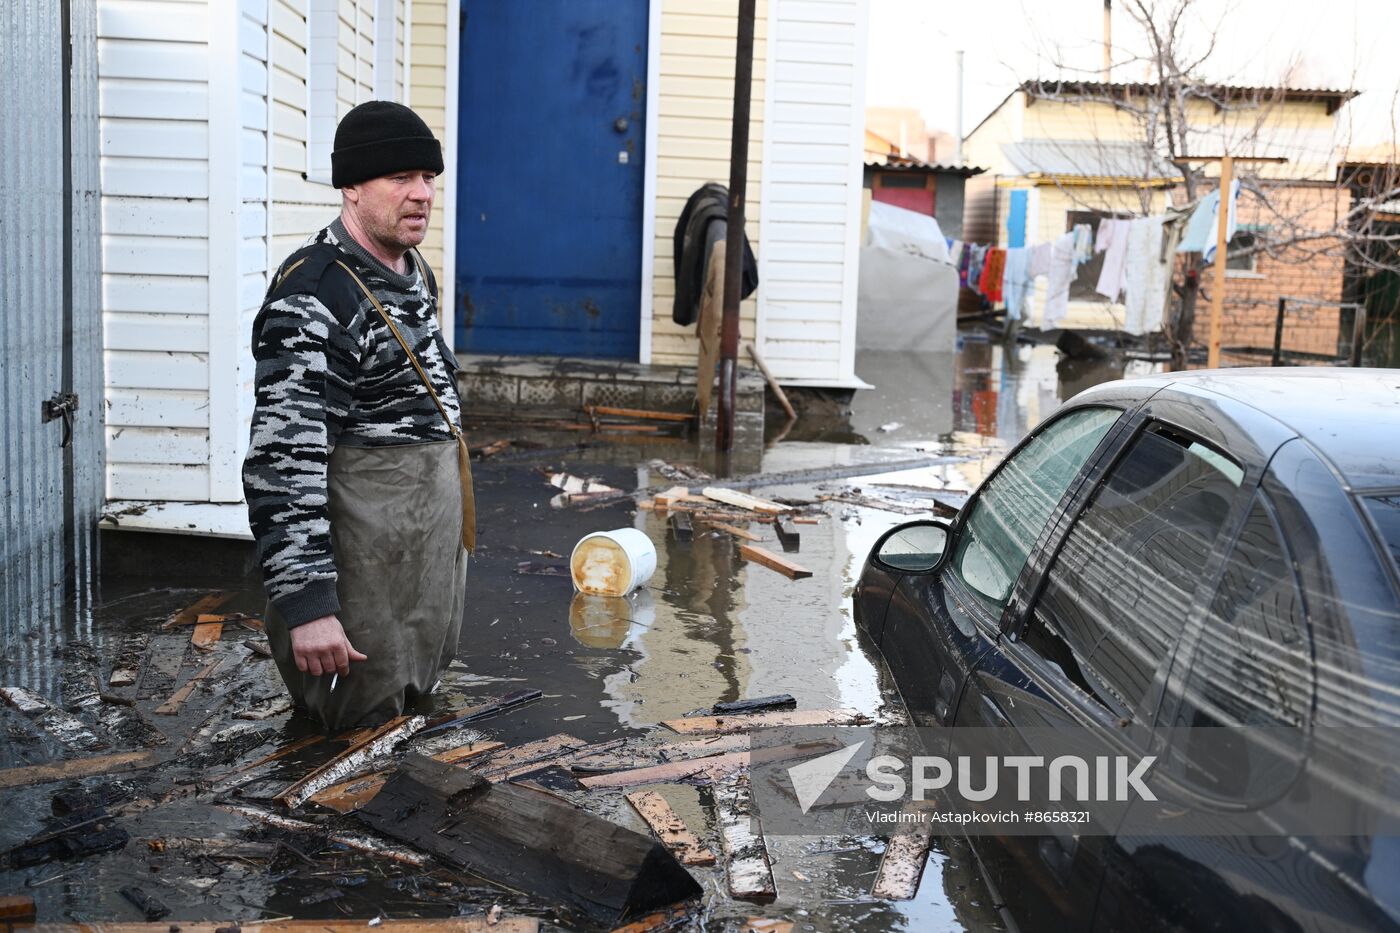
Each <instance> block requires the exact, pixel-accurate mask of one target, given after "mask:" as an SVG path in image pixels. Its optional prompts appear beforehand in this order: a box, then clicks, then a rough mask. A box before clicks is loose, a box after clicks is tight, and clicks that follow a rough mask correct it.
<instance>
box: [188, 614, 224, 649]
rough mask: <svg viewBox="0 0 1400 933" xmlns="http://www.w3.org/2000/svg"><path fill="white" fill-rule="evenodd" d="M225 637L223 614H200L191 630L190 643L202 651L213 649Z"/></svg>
mask: <svg viewBox="0 0 1400 933" xmlns="http://www.w3.org/2000/svg"><path fill="white" fill-rule="evenodd" d="M223 637H224V617H223V616H200V617H199V621H198V622H197V623H195V627H194V630H193V631H192V632H190V644H191V645H194V646H195V647H196V648H198V649H199V650H201V651H213V650H214V649H215V648H217V647H218V645H219V639H220V638H223Z"/></svg>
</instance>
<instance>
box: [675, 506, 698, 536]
mask: <svg viewBox="0 0 1400 933" xmlns="http://www.w3.org/2000/svg"><path fill="white" fill-rule="evenodd" d="M671 534H672V535H674V536H675V538H676V540H677V541H690V540H692V539H694V537H695V526H694V525H693V524H691V521H690V516H689V515H687V514H685V513H684V512H676V513H674V514H672V515H671Z"/></svg>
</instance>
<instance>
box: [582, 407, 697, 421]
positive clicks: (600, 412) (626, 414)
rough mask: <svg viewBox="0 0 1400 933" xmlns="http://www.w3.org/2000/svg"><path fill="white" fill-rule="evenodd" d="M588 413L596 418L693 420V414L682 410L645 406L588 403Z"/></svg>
mask: <svg viewBox="0 0 1400 933" xmlns="http://www.w3.org/2000/svg"><path fill="white" fill-rule="evenodd" d="M587 410H588V413H589V414H590V415H593V416H594V417H596V418H637V419H639V420H641V421H694V420H695V415H693V414H691V413H690V412H683V411H652V410H650V409H645V408H609V407H607V406H606V405H589V406H588V409H587Z"/></svg>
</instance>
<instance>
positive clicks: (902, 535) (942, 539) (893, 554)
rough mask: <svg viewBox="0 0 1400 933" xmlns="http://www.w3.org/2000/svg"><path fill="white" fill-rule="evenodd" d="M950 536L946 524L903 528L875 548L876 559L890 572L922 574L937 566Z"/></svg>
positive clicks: (933, 523) (887, 536) (924, 523)
mask: <svg viewBox="0 0 1400 933" xmlns="http://www.w3.org/2000/svg"><path fill="white" fill-rule="evenodd" d="M950 537H951V534H950V531H949V528H948V525H947V524H946V523H944V522H914V523H911V524H908V525H902V526H900V527H899V528H896V529H895V530H894V531H891V532H890V533H889V534H887V535H885V537H884V539H883V540H881V541H880V543H879V544H877V545H876V546H875V559H876V560H877V561H879V562H880V563H882V564H884V565H885V566H886V567H888V568H889V569H891V570H897V571H902V572H904V573H923V572H925V571H929V570H932V569H933V568H934V567H937V566H938V562H939V561H941V560H942V559H943V552H944V551H946V550H947V548H948V541H949V539H950Z"/></svg>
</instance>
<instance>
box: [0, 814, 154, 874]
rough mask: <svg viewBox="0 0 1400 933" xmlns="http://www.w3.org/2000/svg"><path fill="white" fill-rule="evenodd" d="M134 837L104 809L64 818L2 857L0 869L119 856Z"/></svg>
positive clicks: (0, 856)
mask: <svg viewBox="0 0 1400 933" xmlns="http://www.w3.org/2000/svg"><path fill="white" fill-rule="evenodd" d="M130 839H131V837H130V836H129V835H127V832H126V830H124V829H122V828H121V827H120V826H118V825H117V824H116V821H115V819H114V818H113V816H112V814H110V813H108V812H107V811H106V810H105V809H102V808H100V807H98V808H92V809H87V810H84V811H83V812H81V813H73V814H69V815H67V816H61V817H59V818H57V819H55V820H53V821H51V822H50V823H48V824H47V828H46V831H45V832H43V833H40V834H39V835H37V836H32V837H30V838H29V839H26V840H25V841H24V842H21V843H20V844H19V845H16V846H14V847H13V848H10V849H8V850H6V851H5V852H4V853H3V854H0V868H3V869H15V868H30V867H32V866H35V865H43V864H45V863H48V862H53V861H65V862H66V861H73V860H76V859H83V858H87V857H88V856H90V855H98V854H100V853H103V852H115V851H116V850H118V849H121V848H124V847H125V846H126V844H127V842H129V841H130Z"/></svg>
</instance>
